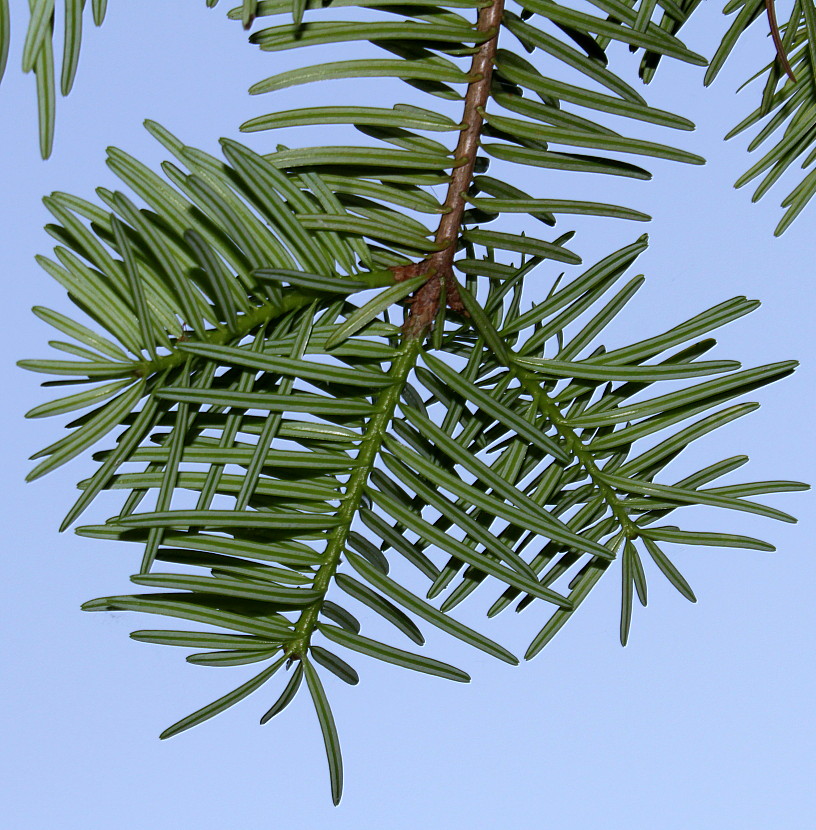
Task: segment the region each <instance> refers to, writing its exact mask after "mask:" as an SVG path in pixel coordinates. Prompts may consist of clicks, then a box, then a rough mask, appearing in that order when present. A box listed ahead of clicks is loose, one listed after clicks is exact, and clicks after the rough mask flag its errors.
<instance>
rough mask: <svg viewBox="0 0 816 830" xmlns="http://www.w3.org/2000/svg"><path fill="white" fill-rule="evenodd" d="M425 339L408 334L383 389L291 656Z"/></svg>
mask: <svg viewBox="0 0 816 830" xmlns="http://www.w3.org/2000/svg"><path fill="white" fill-rule="evenodd" d="M421 345H422V340H421V338H419V337H407V338H405V340H404V341H403V347H402V350H401V351H400V353H399V355H398V356H397V358H396V359H395V360H394V362H393V364H392V366H391V372H390V374H391V376H392V377H393V379H394V382H393V384H392V385H391V386H388V387H387V388H386V389H385V390H384V391H383V392H382V393H380V397H379V401H378V409H377V412H376V413H375V414H374V415H373V416H372V418H371V420H370V421H369V423H368V428H367V429H366V433H365V437H364V438H363V440H362V442H361V444H360V452H359V454H358V456H357V460H358V464H357V466H356V467H355V468H354V472H353V473H352V475H351V478H350V479H349V482H348V486H347V487H346V493H345V496H344V498H343V503H342V506H341V508H340V510H339V512H338V514H337V515H338V518H339V519H340V523H339V524H338V525H337V526H336V527H335V528H334V529H333V530H332V532H331V535H330V536H329V543H328V545H327V546H326V551H325V553H324V561H323V564H322V565H321V566H320V569H319V570H318V572H317V573H316V574H315V578H314V583H313V585H312V588H313V590H315V591H319V592H320V598H319V599H317V600H315V601H314V602H313V603H312V604H311V605H309V606H307V607H306V608H305V610H304V611H303V612H302V613H301V615H300V617H299V619H298V621H297V623H296V624H295V636H294V637H293V638H292V639H291V640H290V641H289V643H287V645H286V653H287V655H289V657H292V658H295V659H298V658H300V657H302V656H303V655H304V654H305V653H306V650H307V649H308V647H309V641H310V640H311V636H312V634H313V633H314V630H315V628H316V627H317V620H318V615H319V614H320V609H321V608H322V607H323V599H324V597H325V595H326V592H327V591H328V590H329V586H330V585H331V581H332V578H333V577H334V574H335V572H336V571H337V567H338V565H339V564H340V557H341V556H342V555H343V551H344V550H345V547H346V540H347V539H348V536H349V533H350V532H351V524H352V522H353V521H354V517H355V516H356V515H357V511H358V510H359V508H360V503H361V502H362V499H363V496H364V494H365V490H366V484H367V483H368V477H369V475H370V474H371V471H372V470H373V469H374V462H375V461H376V460H377V456H378V455H379V453H380V450H381V448H382V444H383V439H384V438H385V435H386V431H387V429H388V426H389V424H390V423H391V421H392V419H393V417H394V412H395V410H396V408H397V404H398V402H399V399H400V394H401V392H402V389H403V387H404V386H405V383H406V382H407V380H408V375H409V374H410V372H411V370H412V369H413V368H414V366H415V365H416V362H417V358H418V357H419V352H420V348H421Z"/></svg>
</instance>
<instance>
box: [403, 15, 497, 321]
mask: <svg viewBox="0 0 816 830" xmlns="http://www.w3.org/2000/svg"><path fill="white" fill-rule="evenodd" d="M503 13H504V0H493V3H492V4H491V5H490V6H487V7H485V8H483V9H481V10H480V11H479V19H478V21H477V24H476V28H477V29H478V30H479V31H480V32H491V31H492V32H493V33H494V34H493V37H491V38H490V39H489V40H486V41H485V42H484V43H482V44H481V45H480V46H479V48H478V50H477V52H476V54H475V55H474V56H473V61H472V63H471V66H470V74H471V76H472V77H475V78H476V79H477V80H475V81H473V82H471V83H470V84H469V86H468V90H467V94H466V96H465V108H464V112H463V114H462V122H463V123H464V124H465V125H466V126H465V128H464V129H463V130H462V131H461V133H460V134H459V141H458V143H457V145H456V150H455V151H454V156H455V158H456V159H457V161H460V162H461V161H462V160H463V159H464V163H463V164H461V165H460V166H459V167H456V168H454V170H453V172H452V174H451V181H450V184H449V185H448V192H447V196H446V198H445V204H444V207H445V208H446V209H447V210H446V212H445V213H444V214H443V215H442V218H441V219H440V221H439V227H438V228H437V230H436V241H437V243H439V244H440V245H442V244H444V245H445V247H444V248H442V249H441V250H439V251H437V252H436V253H434V254H431V256H429V257H428V258H427V259H425V260H423V261H422V262H417V263H412V264H411V265H403V266H399V267H397V268H394V269H392V270H393V271H394V275H395V277H396V279H397V280H406V279H410V278H412V277H417V276H419V275H421V274H424V273H429V272H430V273H431V276H430V279H429V280H428V281H427V282H426V283H425V285H423V286H422V288H420V289H419V290H418V291H417V293H416V294H415V295H414V297H413V300H412V304H411V311H410V314H409V315H408V319H407V320H406V321H405V326H404V331H405V335H406V337H410V338H418V337H421V336H422V335H423V334H424V333H425V332H426V331H427V330H428V329H429V328H430V327H431V325H432V323H433V321H434V318H435V317H436V314H437V312H438V310H439V302H440V297H441V294H442V282H443V281H444V283H445V296H446V301H447V304H448V305H449V306H450V307H451V308H452V309H453V310H454V311H456V312H458V313H460V314H464V313H465V309H464V306H463V305H462V301H461V299H460V298H459V290H458V287H457V283H456V280H455V279H454V276H453V257H454V254H455V253H456V247H457V244H458V241H459V233H460V230H461V227H462V215H463V214H464V212H465V206H466V205H465V200H464V199H463V196H464V195H465V194H466V193H467V191H468V189H469V188H470V185H471V182H472V181H473V171H474V168H475V165H476V154H477V152H478V150H479V137H480V135H481V132H482V125H483V124H484V118H483V116H482V112H481V111H482V109H483V108H484V106H485V105H486V104H487V101H488V98H489V96H490V83H491V80H492V77H493V61H494V58H495V56H496V46H497V43H498V39H499V27H500V24H501V19H502V14H503Z"/></svg>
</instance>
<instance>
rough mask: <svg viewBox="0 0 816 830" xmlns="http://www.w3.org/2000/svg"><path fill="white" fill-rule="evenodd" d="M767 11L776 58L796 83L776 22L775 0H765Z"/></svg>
mask: <svg viewBox="0 0 816 830" xmlns="http://www.w3.org/2000/svg"><path fill="white" fill-rule="evenodd" d="M765 11H766V12H767V14H768V25H769V26H770V27H771V38H773V42H774V46H775V47H776V57H777V59H778V60H779V63H780V64H781V65H782V68H783V69H784V70H785V73H786V74H787V76H788V77H789V78H790V79H791V80H792V81H793V82H794V83H796V76H795V75H794V74H793V69H791V65H790V63H788V56H787V54H785V47H784V46H783V45H782V37H781V35H780V34H779V24H778V23H777V22H776V7H775V6H774V0H765Z"/></svg>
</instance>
